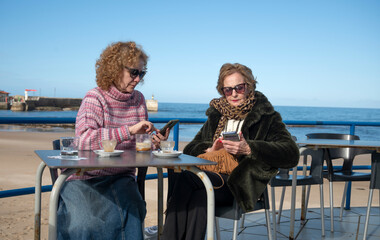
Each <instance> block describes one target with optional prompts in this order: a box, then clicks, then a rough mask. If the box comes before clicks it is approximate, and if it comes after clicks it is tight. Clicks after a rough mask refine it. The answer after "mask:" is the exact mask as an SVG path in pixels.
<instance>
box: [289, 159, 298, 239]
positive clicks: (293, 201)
mask: <svg viewBox="0 0 380 240" xmlns="http://www.w3.org/2000/svg"><path fill="white" fill-rule="evenodd" d="M296 188H297V166H295V167H294V168H293V178H292V199H291V211H290V232H289V239H292V240H293V239H294V221H295V211H296Z"/></svg>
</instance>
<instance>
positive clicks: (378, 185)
mask: <svg viewBox="0 0 380 240" xmlns="http://www.w3.org/2000/svg"><path fill="white" fill-rule="evenodd" d="M371 161H372V166H371V181H370V184H369V194H368V205H367V214H366V218H365V224H364V233H363V240H365V239H367V233H368V223H369V213H370V211H371V205H372V197H373V190H374V189H379V190H380V153H377V152H373V153H372V156H371ZM379 194H380V193H379Z"/></svg>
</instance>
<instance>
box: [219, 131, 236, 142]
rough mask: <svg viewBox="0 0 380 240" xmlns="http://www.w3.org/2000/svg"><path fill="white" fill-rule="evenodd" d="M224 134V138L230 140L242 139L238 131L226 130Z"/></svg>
mask: <svg viewBox="0 0 380 240" xmlns="http://www.w3.org/2000/svg"><path fill="white" fill-rule="evenodd" d="M222 136H223V139H224V140H229V141H234V142H238V141H240V137H239V134H237V132H224V133H222Z"/></svg>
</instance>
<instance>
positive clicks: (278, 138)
mask: <svg viewBox="0 0 380 240" xmlns="http://www.w3.org/2000/svg"><path fill="white" fill-rule="evenodd" d="M255 98H256V103H255V105H254V107H253V108H252V110H251V112H249V113H248V115H247V117H246V118H245V120H244V124H243V126H242V129H241V131H242V133H243V135H244V138H245V139H246V141H247V143H248V144H249V146H250V148H251V152H252V154H251V155H242V156H239V157H238V162H239V165H238V166H237V167H236V168H235V169H234V170H233V171H232V173H231V175H230V176H229V178H228V181H227V183H228V186H229V188H230V189H231V192H232V194H233V195H234V196H235V199H236V200H237V202H238V203H239V205H240V207H241V208H242V210H243V211H244V212H249V211H252V210H254V206H255V203H256V201H257V199H258V198H259V197H260V195H261V194H262V193H263V192H264V190H265V187H266V185H267V184H268V182H269V180H270V179H271V178H272V177H273V176H275V175H276V174H277V169H278V168H291V167H294V166H296V165H297V164H298V160H299V150H298V147H297V145H296V144H295V142H294V141H293V140H292V138H291V135H290V133H289V132H288V130H286V127H285V124H284V123H283V122H282V118H281V116H280V114H279V113H278V112H276V111H275V110H274V108H273V106H272V104H271V103H270V102H269V101H268V99H267V98H266V97H265V96H264V94H262V93H261V92H258V91H256V92H255ZM206 115H207V116H208V119H207V121H206V122H205V124H204V125H203V126H202V128H201V130H200V131H199V132H198V133H197V135H196V136H195V137H194V139H193V140H192V141H191V142H190V143H189V144H188V145H187V146H186V147H185V149H184V151H183V152H184V153H185V154H189V155H192V156H198V155H199V154H201V153H204V151H205V150H206V149H207V148H209V147H211V146H212V144H213V141H212V139H213V136H214V133H215V131H216V128H217V126H218V122H219V119H220V118H221V114H220V113H219V112H218V111H217V110H216V109H215V108H214V107H210V108H209V109H208V110H207V111H206Z"/></svg>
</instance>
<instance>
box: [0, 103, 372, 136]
mask: <svg viewBox="0 0 380 240" xmlns="http://www.w3.org/2000/svg"><path fill="white" fill-rule="evenodd" d="M208 107H209V104H206V103H164V102H162V103H161V102H160V103H159V104H158V111H157V112H148V115H149V118H202V119H205V118H207V116H206V114H205V112H206V110H207V108H208ZM274 108H275V110H276V111H278V112H279V113H280V114H281V116H282V118H283V120H285V121H290V120H292V121H353V122H380V109H377V108H347V107H301V106H274ZM76 115H77V111H30V112H12V111H10V110H0V117H76ZM163 125H164V124H163V123H162V124H161V123H156V124H155V126H156V127H157V128H160V127H162V126H163ZM201 126H202V124H180V129H179V134H180V136H179V137H180V141H191V140H192V138H193V137H194V136H195V134H196V133H197V132H198V131H199V129H200V128H201ZM288 130H289V131H290V133H291V134H292V135H294V136H296V137H297V138H298V139H304V138H306V137H305V134H307V133H312V132H330V133H346V134H348V133H349V132H350V130H349V127H348V126H347V127H346V126H320V125H319V126H310V127H305V126H303V127H299V126H298V127H294V126H288ZM0 131H31V132H33V131H39V132H41V131H55V132H60V131H70V129H64V128H62V127H52V128H40V127H38V128H37V127H33V126H31V125H28V126H27V127H23V126H20V125H17V126H13V125H12V126H9V125H0ZM72 131H73V130H72ZM355 134H356V135H358V136H359V137H360V138H361V139H363V140H380V127H356V131H355ZM171 136H172V134H171Z"/></svg>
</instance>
